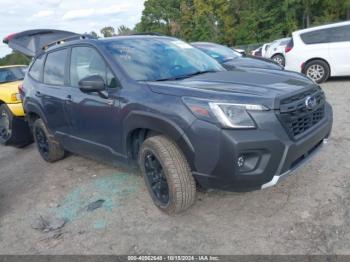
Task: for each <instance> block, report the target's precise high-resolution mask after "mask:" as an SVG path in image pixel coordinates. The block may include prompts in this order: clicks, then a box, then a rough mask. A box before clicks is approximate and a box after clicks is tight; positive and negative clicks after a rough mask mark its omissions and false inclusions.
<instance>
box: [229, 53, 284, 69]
mask: <svg viewBox="0 0 350 262" xmlns="http://www.w3.org/2000/svg"><path fill="white" fill-rule="evenodd" d="M222 65H223V66H224V67H225V68H226V69H227V70H233V69H235V68H237V67H249V68H266V69H276V70H283V67H281V66H279V65H277V64H275V63H274V62H272V61H271V60H268V59H264V58H255V57H249V56H242V57H237V58H235V59H232V60H229V61H227V62H224V63H223V64H222Z"/></svg>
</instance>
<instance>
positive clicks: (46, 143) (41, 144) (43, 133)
mask: <svg viewBox="0 0 350 262" xmlns="http://www.w3.org/2000/svg"><path fill="white" fill-rule="evenodd" d="M33 136H34V140H35V142H36V145H37V148H38V151H39V153H40V155H41V156H42V158H43V159H44V160H45V161H47V162H51V163H52V162H56V161H58V160H61V159H62V158H64V155H65V151H64V149H63V147H62V146H61V144H60V142H59V141H58V140H57V139H56V138H55V137H54V135H53V134H52V133H51V132H50V131H49V130H48V128H47V127H46V125H45V123H44V121H43V120H41V119H37V120H35V122H34V124H33Z"/></svg>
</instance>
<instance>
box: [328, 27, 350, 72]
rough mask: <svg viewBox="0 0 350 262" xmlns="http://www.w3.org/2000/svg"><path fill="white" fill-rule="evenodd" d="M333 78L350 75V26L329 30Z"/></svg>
mask: <svg viewBox="0 0 350 262" xmlns="http://www.w3.org/2000/svg"><path fill="white" fill-rule="evenodd" d="M329 34H330V43H329V53H330V59H331V64H332V69H333V70H332V72H331V74H332V76H345V75H350V25H345V26H338V27H334V28H331V29H329Z"/></svg>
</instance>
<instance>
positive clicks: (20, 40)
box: [3, 29, 79, 57]
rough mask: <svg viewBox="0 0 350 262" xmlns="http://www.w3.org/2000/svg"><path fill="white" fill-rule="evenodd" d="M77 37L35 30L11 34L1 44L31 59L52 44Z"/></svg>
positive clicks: (60, 32) (62, 32)
mask: <svg viewBox="0 0 350 262" xmlns="http://www.w3.org/2000/svg"><path fill="white" fill-rule="evenodd" d="M77 36H79V34H76V33H73V32H68V31H61V30H52V29H37V30H28V31H23V32H21V33H16V34H11V35H9V36H7V37H5V38H4V40H3V42H4V43H5V44H8V46H9V47H10V48H12V49H13V50H15V51H18V52H20V53H23V54H25V55H27V56H31V57H33V56H35V55H37V54H39V53H40V52H41V50H42V49H43V48H44V47H45V46H47V45H49V44H51V43H53V42H57V41H59V40H63V39H67V38H71V37H77Z"/></svg>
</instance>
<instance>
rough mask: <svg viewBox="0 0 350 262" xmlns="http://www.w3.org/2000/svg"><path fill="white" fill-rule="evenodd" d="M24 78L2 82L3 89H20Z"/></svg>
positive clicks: (0, 86)
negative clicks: (19, 86)
mask: <svg viewBox="0 0 350 262" xmlns="http://www.w3.org/2000/svg"><path fill="white" fill-rule="evenodd" d="M22 81H23V80H18V81H12V82H5V83H0V88H1V89H2V90H4V89H6V90H8V91H11V92H12V91H18V85H19V84H20V83H21V82H22Z"/></svg>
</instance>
